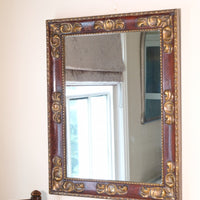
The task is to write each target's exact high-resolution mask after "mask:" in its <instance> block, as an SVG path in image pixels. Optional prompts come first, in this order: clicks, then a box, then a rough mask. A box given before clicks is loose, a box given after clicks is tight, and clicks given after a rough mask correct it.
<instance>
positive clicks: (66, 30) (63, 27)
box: [60, 23, 73, 33]
mask: <svg viewBox="0 0 200 200" xmlns="http://www.w3.org/2000/svg"><path fill="white" fill-rule="evenodd" d="M72 28H73V26H72V25H71V24H70V23H66V24H62V25H61V27H60V31H61V33H71V32H72Z"/></svg>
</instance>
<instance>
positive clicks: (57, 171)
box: [46, 9, 181, 200]
mask: <svg viewBox="0 0 200 200" xmlns="http://www.w3.org/2000/svg"><path fill="white" fill-rule="evenodd" d="M46 28H47V68H48V70H47V73H48V132H49V135H48V137H49V192H50V193H51V194H60V195H74V196H86V197H97V198H120V199H123V198H132V199H164V200H175V199H179V200H180V199H181V118H180V116H181V115H180V111H181V109H180V65H179V60H180V59H179V52H180V51H179V10H177V9H174V10H164V11H152V12H140V13H129V14H117V15H107V16H95V17H83V18H71V19H56V20H47V23H46ZM150 30H159V31H160V41H161V102H162V103H161V110H162V113H161V122H162V147H163V148H162V183H161V184H150V183H136V182H127V181H106V180H91V179H90V180H88V179H77V178H67V175H66V144H65V139H66V136H65V132H66V130H65V127H66V126H65V125H66V122H65V98H64V96H65V95H64V93H65V87H64V85H65V84H64V81H65V75H64V74H65V73H64V63H65V58H64V55H65V54H64V51H65V49H64V37H65V36H67V35H82V34H95V33H105V32H106V33H108V32H112V33H114V32H117V33H119V32H128V31H150Z"/></svg>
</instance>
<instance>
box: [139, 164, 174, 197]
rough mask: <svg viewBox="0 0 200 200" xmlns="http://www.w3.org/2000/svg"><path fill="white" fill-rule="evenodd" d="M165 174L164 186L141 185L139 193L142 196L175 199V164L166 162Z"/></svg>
mask: <svg viewBox="0 0 200 200" xmlns="http://www.w3.org/2000/svg"><path fill="white" fill-rule="evenodd" d="M167 167H168V169H167V174H166V176H165V186H164V187H142V188H141V191H140V195H141V196H142V197H144V198H152V199H163V200H175V187H174V186H175V175H174V172H175V165H174V164H173V163H172V162H171V161H169V162H167Z"/></svg>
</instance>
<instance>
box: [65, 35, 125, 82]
mask: <svg viewBox="0 0 200 200" xmlns="http://www.w3.org/2000/svg"><path fill="white" fill-rule="evenodd" d="M123 70H124V62H123V59H122V45H121V38H120V34H113V35H89V36H88V35H87V36H78V37H76V36H74V37H65V76H66V80H67V81H102V82H105V81H114V82H119V81H122V72H123Z"/></svg>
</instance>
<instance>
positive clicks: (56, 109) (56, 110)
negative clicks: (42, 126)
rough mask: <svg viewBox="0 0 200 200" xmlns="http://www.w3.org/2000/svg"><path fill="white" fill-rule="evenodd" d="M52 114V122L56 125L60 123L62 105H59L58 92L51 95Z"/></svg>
mask: <svg viewBox="0 0 200 200" xmlns="http://www.w3.org/2000/svg"><path fill="white" fill-rule="evenodd" d="M52 100H53V103H52V106H51V109H52V112H53V116H52V118H53V121H54V122H56V123H61V112H62V104H61V93H60V92H54V93H53V94H52Z"/></svg>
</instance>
